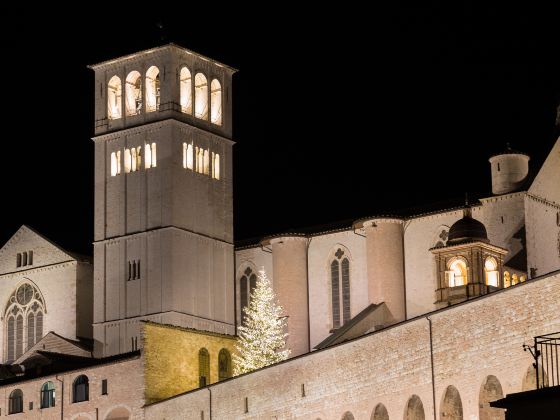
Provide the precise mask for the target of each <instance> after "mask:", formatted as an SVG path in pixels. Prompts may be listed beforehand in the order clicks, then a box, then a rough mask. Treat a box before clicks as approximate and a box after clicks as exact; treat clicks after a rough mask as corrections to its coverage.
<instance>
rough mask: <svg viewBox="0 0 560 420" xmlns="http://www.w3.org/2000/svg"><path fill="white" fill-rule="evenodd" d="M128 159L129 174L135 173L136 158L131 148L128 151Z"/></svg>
mask: <svg viewBox="0 0 560 420" xmlns="http://www.w3.org/2000/svg"><path fill="white" fill-rule="evenodd" d="M130 158H131V166H130V172H135V171H136V164H137V163H138V161H137V157H136V148H134V147H133V148H132V149H130Z"/></svg>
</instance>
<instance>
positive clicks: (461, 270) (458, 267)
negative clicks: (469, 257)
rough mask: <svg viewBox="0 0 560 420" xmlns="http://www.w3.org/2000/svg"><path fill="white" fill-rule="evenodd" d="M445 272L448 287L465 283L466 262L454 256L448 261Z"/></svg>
mask: <svg viewBox="0 0 560 420" xmlns="http://www.w3.org/2000/svg"><path fill="white" fill-rule="evenodd" d="M448 267H449V271H447V272H446V277H447V282H448V287H457V286H463V285H465V284H467V263H466V262H465V261H464V260H462V259H459V258H454V259H453V260H451V262H450V263H449V266H448Z"/></svg>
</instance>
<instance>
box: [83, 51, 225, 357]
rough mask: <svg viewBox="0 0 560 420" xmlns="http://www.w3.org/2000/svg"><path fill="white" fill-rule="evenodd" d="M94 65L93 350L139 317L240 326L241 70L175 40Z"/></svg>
mask: <svg viewBox="0 0 560 420" xmlns="http://www.w3.org/2000/svg"><path fill="white" fill-rule="evenodd" d="M90 68H91V69H93V70H94V71H95V137H94V138H93V141H94V143H95V222H94V260H95V264H94V267H95V268H94V324H93V329H94V340H95V347H94V352H95V355H96V356H110V355H114V354H119V353H123V352H128V351H131V350H136V349H138V348H140V347H141V346H142V343H141V337H140V334H139V331H140V328H139V327H140V324H139V323H140V321H142V320H150V321H154V322H159V323H164V324H173V325H178V326H182V327H190V328H196V329H200V330H206V331H214V332H219V333H226V334H234V333H235V313H234V296H233V285H234V281H233V279H234V262H233V203H232V146H233V144H234V143H233V141H232V140H231V133H232V120H231V103H232V95H231V90H232V87H231V86H232V75H233V73H234V72H235V69H232V68H230V67H228V66H226V65H223V64H221V63H218V62H216V61H214V60H211V59H209V58H207V57H204V56H201V55H199V54H196V53H194V52H192V51H189V50H187V49H185V48H182V47H179V46H177V45H174V44H169V45H165V46H163V47H159V48H154V49H151V50H146V51H142V52H138V53H135V54H131V55H128V56H125V57H121V58H117V59H114V60H109V61H106V62H103V63H100V64H96V65H93V66H91V67H90Z"/></svg>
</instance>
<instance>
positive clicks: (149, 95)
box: [146, 66, 160, 112]
mask: <svg viewBox="0 0 560 420" xmlns="http://www.w3.org/2000/svg"><path fill="white" fill-rule="evenodd" d="M159 104H160V86H159V69H158V68H157V67H156V66H152V67H150V68H149V69H148V71H147V72H146V112H154V111H157V110H159Z"/></svg>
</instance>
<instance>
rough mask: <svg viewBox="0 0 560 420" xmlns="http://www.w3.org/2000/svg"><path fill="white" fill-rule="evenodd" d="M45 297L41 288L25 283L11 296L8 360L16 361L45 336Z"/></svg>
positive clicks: (8, 326) (8, 317)
mask: <svg viewBox="0 0 560 420" xmlns="http://www.w3.org/2000/svg"><path fill="white" fill-rule="evenodd" d="M44 312H45V308H44V302H43V298H42V296H41V293H40V292H39V290H38V289H37V288H36V287H35V286H33V285H31V284H29V283H23V284H22V285H20V286H19V287H18V288H17V289H16V290H15V291H14V292H13V293H12V295H11V296H10V299H9V300H8V304H7V306H6V310H5V312H4V314H5V315H4V318H5V319H6V320H7V321H6V324H5V325H6V341H5V346H6V353H5V356H6V360H7V361H14V360H16V359H17V358H19V357H20V356H21V355H22V354H23V352H24V351H26V350H27V349H29V348H31V347H33V346H34V345H35V344H36V343H37V342H38V341H39V340H40V339H41V338H42V337H43V316H44V315H43V314H44Z"/></svg>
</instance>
